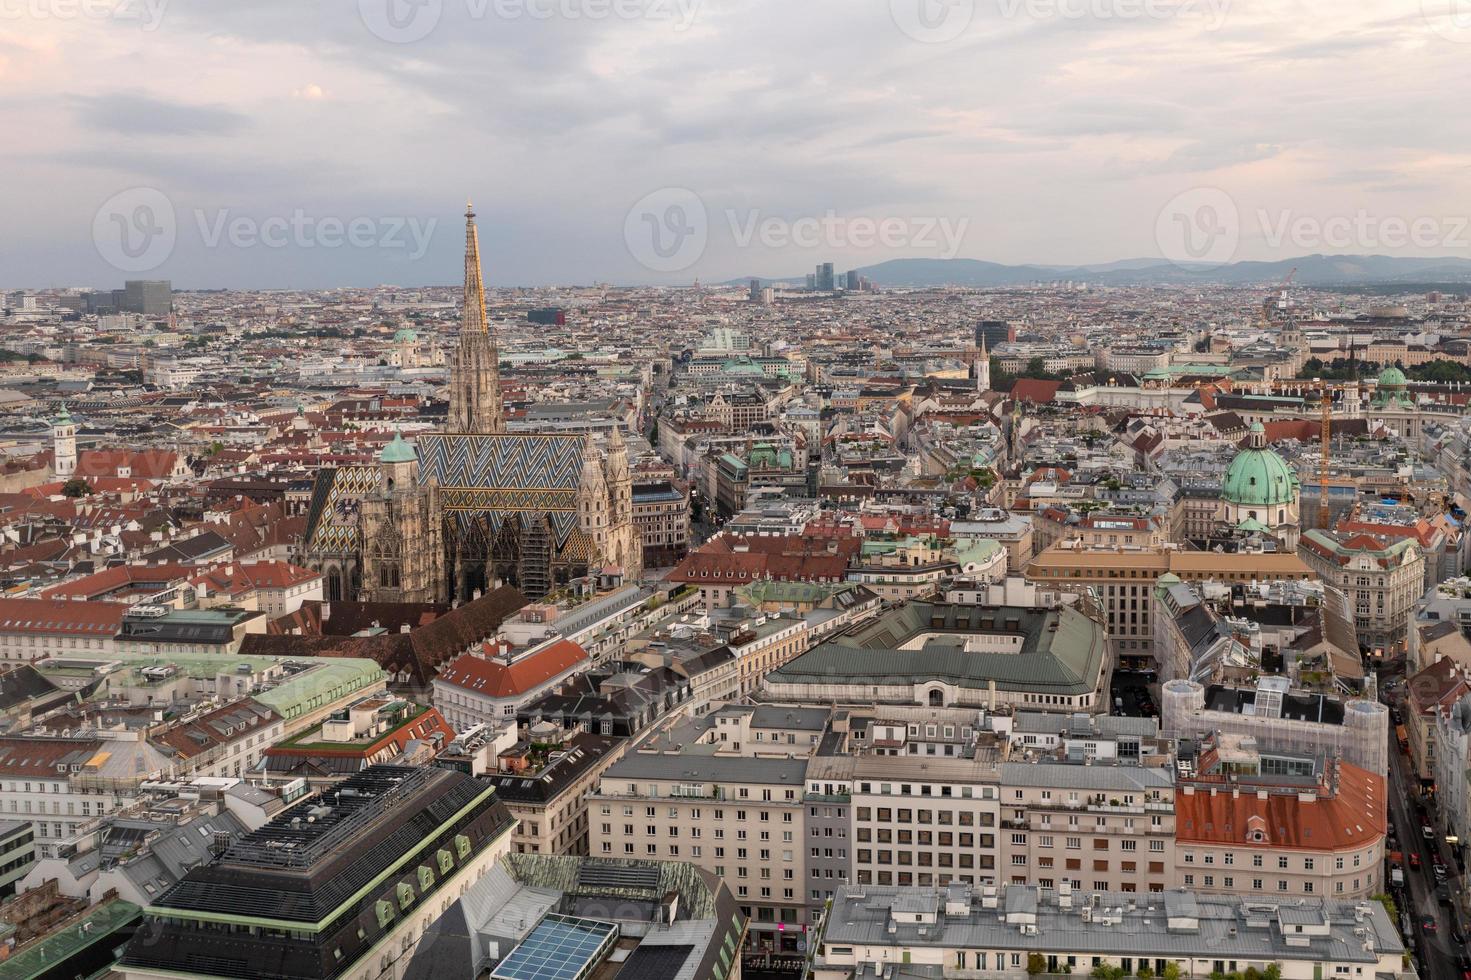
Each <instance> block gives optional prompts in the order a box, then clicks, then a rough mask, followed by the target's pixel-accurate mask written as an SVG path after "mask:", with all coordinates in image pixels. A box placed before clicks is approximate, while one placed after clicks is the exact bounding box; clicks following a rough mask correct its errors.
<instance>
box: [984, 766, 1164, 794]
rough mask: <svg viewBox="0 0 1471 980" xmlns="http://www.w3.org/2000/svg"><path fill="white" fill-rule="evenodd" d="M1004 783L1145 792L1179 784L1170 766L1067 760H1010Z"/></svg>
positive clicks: (1003, 778)
mask: <svg viewBox="0 0 1471 980" xmlns="http://www.w3.org/2000/svg"><path fill="white" fill-rule="evenodd" d="M1001 785H1003V786H1007V787H1011V786H1016V787H1029V786H1031V787H1040V788H1043V789H1085V790H1086V789H1096V790H1119V791H1122V792H1129V793H1143V792H1147V791H1149V790H1156V789H1169V788H1171V787H1173V786H1174V785H1175V783H1174V778H1173V776H1172V774H1171V772H1170V770H1168V769H1164V768H1144V767H1142V766H1100V765H1092V766H1085V765H1073V764H1069V763H1065V762H1036V763H1029V762H1006V763H1002V765H1001Z"/></svg>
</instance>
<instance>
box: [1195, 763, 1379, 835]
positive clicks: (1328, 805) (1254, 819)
mask: <svg viewBox="0 0 1471 980" xmlns="http://www.w3.org/2000/svg"><path fill="white" fill-rule="evenodd" d="M1385 806H1386V798H1385V781H1384V777H1383V776H1379V775H1376V774H1374V773H1371V772H1369V771H1368V770H1365V769H1360V768H1359V767H1358V766H1353V765H1349V764H1348V763H1346V762H1345V763H1342V766H1341V770H1340V773H1339V779H1338V792H1337V793H1336V794H1334V795H1332V796H1329V795H1327V793H1326V792H1325V791H1322V790H1320V791H1319V793H1318V796H1317V798H1316V799H1313V800H1302V799H1299V797H1298V795H1297V794H1296V793H1268V794H1267V798H1266V799H1260V798H1259V797H1258V796H1257V794H1256V790H1255V788H1253V787H1251V786H1249V785H1243V786H1241V793H1240V795H1239V796H1234V795H1233V794H1232V788H1231V787H1229V786H1224V785H1223V786H1218V787H1216V792H1215V793H1214V794H1212V793H1211V789H1210V787H1209V786H1207V785H1202V784H1196V785H1195V792H1194V793H1190V794H1186V793H1183V792H1176V794H1175V841H1176V843H1177V844H1178V845H1179V846H1181V847H1188V846H1189V845H1191V844H1207V845H1210V844H1214V845H1233V846H1237V847H1243V846H1244V847H1250V846H1253V845H1255V846H1259V847H1262V848H1265V849H1269V850H1283V849H1294V850H1315V851H1336V850H1346V849H1353V848H1360V847H1364V846H1365V845H1367V844H1369V843H1371V842H1373V841H1375V840H1377V839H1379V838H1381V837H1383V836H1384V833H1385V827H1386V824H1385V816H1384V814H1385ZM1257 832H1260V833H1261V835H1262V839H1261V840H1260V841H1258V840H1256V839H1255V837H1254V835H1255V834H1256V833H1257Z"/></svg>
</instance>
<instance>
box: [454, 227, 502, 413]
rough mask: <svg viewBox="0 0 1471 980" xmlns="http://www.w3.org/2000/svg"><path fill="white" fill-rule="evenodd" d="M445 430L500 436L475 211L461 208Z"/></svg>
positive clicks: (496, 372) (497, 370)
mask: <svg viewBox="0 0 1471 980" xmlns="http://www.w3.org/2000/svg"><path fill="white" fill-rule="evenodd" d="M449 427H450V431H452V432H462V433H492V432H504V431H505V418H504V413H503V411H502V405H501V366H500V351H499V350H497V349H496V344H495V337H494V336H492V334H491V332H490V321H489V318H488V317H487V316H486V315H485V284H484V280H482V279H481V276H480V235H479V233H478V232H477V231H476V230H475V208H474V207H473V206H472V205H468V204H467V205H466V206H465V308H464V312H463V313H462V314H461V317H460V346H459V348H458V349H457V350H456V351H455V354H454V364H453V366H452V368H451V371H450V393H449Z"/></svg>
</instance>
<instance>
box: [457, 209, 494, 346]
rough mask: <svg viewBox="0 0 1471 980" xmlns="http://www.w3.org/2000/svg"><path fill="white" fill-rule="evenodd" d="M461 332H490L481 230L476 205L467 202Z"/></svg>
mask: <svg viewBox="0 0 1471 980" xmlns="http://www.w3.org/2000/svg"><path fill="white" fill-rule="evenodd" d="M460 332H461V333H489V332H490V324H489V322H488V319H487V317H486V315H485V280H484V279H483V278H481V274H480V231H479V229H477V228H476V227H475V205H474V204H472V203H470V202H469V201H466V202H465V309H464V312H463V314H462V315H461V317H460Z"/></svg>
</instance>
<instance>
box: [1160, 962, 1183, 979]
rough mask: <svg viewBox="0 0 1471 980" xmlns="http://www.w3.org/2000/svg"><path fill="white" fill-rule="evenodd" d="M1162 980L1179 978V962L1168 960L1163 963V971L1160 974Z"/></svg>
mask: <svg viewBox="0 0 1471 980" xmlns="http://www.w3.org/2000/svg"><path fill="white" fill-rule="evenodd" d="M1160 977H1161V978H1162V980H1180V964H1179V963H1176V962H1175V961H1174V960H1170V961H1169V962H1168V963H1166V964H1165V969H1164V972H1163V973H1161V974H1160Z"/></svg>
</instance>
